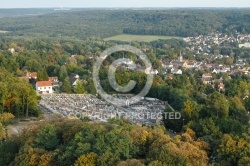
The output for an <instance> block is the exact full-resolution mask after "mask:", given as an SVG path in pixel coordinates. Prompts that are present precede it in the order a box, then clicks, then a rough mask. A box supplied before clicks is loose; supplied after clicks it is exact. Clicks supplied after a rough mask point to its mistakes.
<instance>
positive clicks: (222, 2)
mask: <svg viewBox="0 0 250 166" xmlns="http://www.w3.org/2000/svg"><path fill="white" fill-rule="evenodd" d="M43 7H69V8H73V7H78V8H87V7H250V0H39V1H37V0H0V8H43Z"/></svg>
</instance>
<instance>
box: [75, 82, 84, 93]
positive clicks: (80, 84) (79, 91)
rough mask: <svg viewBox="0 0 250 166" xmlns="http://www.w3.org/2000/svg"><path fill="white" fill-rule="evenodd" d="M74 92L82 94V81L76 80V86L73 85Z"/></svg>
mask: <svg viewBox="0 0 250 166" xmlns="http://www.w3.org/2000/svg"><path fill="white" fill-rule="evenodd" d="M74 92H75V93H77V94H84V93H85V88H84V84H83V82H82V81H77V83H76V86H75V87H74Z"/></svg>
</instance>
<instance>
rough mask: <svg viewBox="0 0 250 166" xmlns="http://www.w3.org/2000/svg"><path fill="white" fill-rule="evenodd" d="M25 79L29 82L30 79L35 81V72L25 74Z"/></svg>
mask: <svg viewBox="0 0 250 166" xmlns="http://www.w3.org/2000/svg"><path fill="white" fill-rule="evenodd" d="M27 77H28V78H29V79H30V80H31V79H34V80H36V79H37V72H27Z"/></svg>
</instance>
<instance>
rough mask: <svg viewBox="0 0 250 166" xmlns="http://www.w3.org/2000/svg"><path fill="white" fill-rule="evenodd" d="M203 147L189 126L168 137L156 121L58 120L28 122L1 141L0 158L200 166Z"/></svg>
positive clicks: (104, 165)
mask: <svg viewBox="0 0 250 166" xmlns="http://www.w3.org/2000/svg"><path fill="white" fill-rule="evenodd" d="M1 149H5V151H1ZM206 149H207V144H206V143H205V142H203V141H201V140H198V139H197V138H196V136H195V134H194V132H193V131H192V130H190V129H187V130H186V132H185V133H183V134H182V135H179V136H176V137H175V138H171V137H170V136H169V135H167V134H165V132H164V129H163V128H161V127H160V126H154V127H146V126H144V127H141V126H137V125H133V124H130V123H129V122H127V121H126V120H122V119H111V120H110V121H109V122H107V123H89V122H82V121H80V120H66V119H62V120H60V121H55V122H53V123H51V124H43V125H36V126H34V125H33V126H32V130H27V131H25V132H24V134H22V135H21V136H20V137H15V138H12V139H10V140H9V141H6V142H2V144H0V154H1V155H0V161H2V162H1V164H2V165H3V166H5V165H20V166H26V165H34V166H35V165H39V166H42V165H46V166H50V165H51V166H54V165H60V166H69V165H75V166H85V165H86V166H95V165H99V166H110V165H117V166H126V165H133V166H134V165H137V166H144V165H149V166H164V165H179V166H182V165H196V164H197V163H199V165H204V166H205V165H207V163H208V156H207V153H206Z"/></svg>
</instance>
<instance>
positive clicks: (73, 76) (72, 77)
mask: <svg viewBox="0 0 250 166" xmlns="http://www.w3.org/2000/svg"><path fill="white" fill-rule="evenodd" d="M69 79H70V83H71V85H72V86H76V84H77V82H78V81H79V75H78V74H75V73H71V74H70V77H69Z"/></svg>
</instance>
